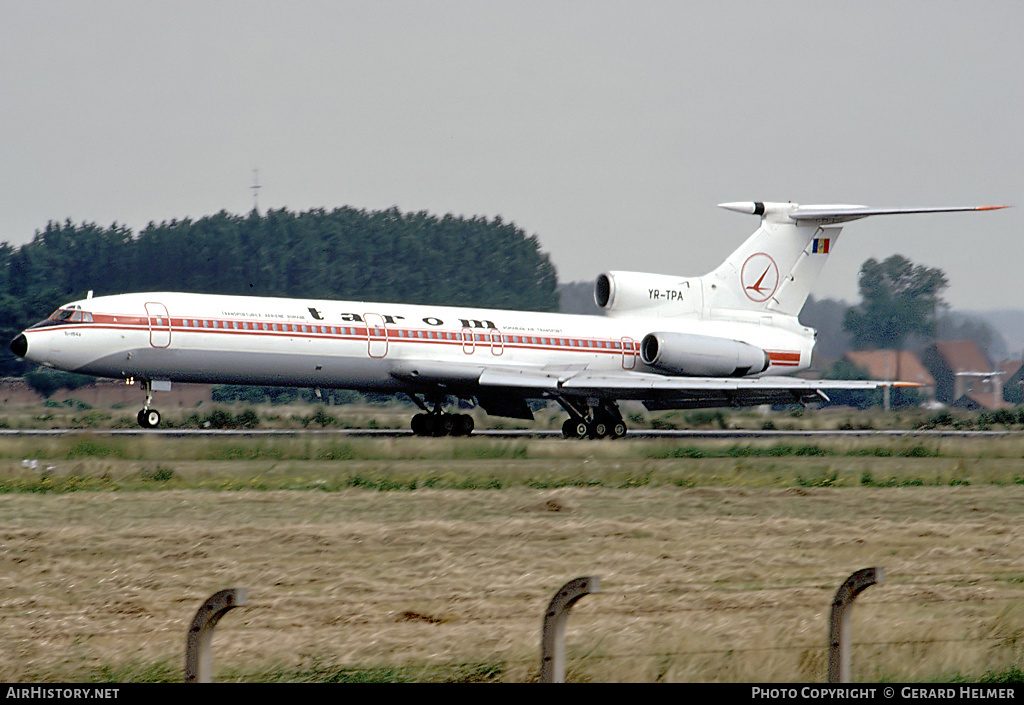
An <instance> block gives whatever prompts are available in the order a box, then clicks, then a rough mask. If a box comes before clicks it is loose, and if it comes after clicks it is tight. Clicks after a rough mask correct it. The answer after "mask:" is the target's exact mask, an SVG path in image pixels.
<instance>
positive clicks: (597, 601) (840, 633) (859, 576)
mask: <svg viewBox="0 0 1024 705" xmlns="http://www.w3.org/2000/svg"><path fill="white" fill-rule="evenodd" d="M918 577H920V576H918ZM931 577H937V576H931ZM944 577H945V578H947V579H949V580H950V582H951V583H952V582H955V583H959V584H971V585H972V587H978V586H979V585H980V586H982V588H983V590H982V592H984V591H988V590H991V588H992V587H994V586H995V585H996V584H997V583H996V581H992V582H987V581H986V580H985V579H984V576H981V577H966V576H944ZM992 577H996V578H997V581H999V582H1001V583H1003V584H1004V585H1007V584H1012V583H1015V582H1020V581H1021V577H1020V576H1019V575H1016V574H1013V575H1003V576H992ZM904 578H905V576H901V580H902V579H904ZM882 579H883V575H882V571H881V570H880V569H877V568H868V569H864V570H862V571H857V572H856V573H854V574H853V575H851V576H850V577H849V578H848V579H847V580H846V582H844V583H843V585H842V586H840V588H839V589H838V590H837V591H835V594H834V598H833V601H832V611H831V614H830V615H829V619H828V641H827V642H825V640H823V639H819V640H817V643H818V645H817V646H815V645H814V644H812V643H807V644H806V645H805V646H804V647H800V646H794V645H793V644H792V643H784V641H783V640H782V639H781V638H780V639H779V641H778V642H775V643H772V642H770V641H767V640H765V641H761V642H752V641H750V640H749V639H748V640H747V643H746V645H745V646H742V647H736V646H730V645H728V644H721V643H713V644H712V643H709V644H708V645H707V646H708V648H707V649H706V650H702V651H688V652H676V653H667V654H661V655H662V656H664V657H665V658H672V657H679V656H683V657H693V656H694V655H699V654H719V653H733V652H745V653H778V652H783V651H785V650H792V649H794V648H803V649H805V650H806V651H808V652H810V651H813V650H817V649H820V650H821V651H822V652H825V651H827V654H828V680H829V682H846V681H848V680H849V678H850V663H851V660H852V659H851V649H850V647H851V644H852V643H853V639H852V636H853V635H852V634H851V633H850V631H851V614H852V610H851V609H850V607H851V606H852V604H853V601H854V599H855V598H856V597H857V596H858V595H860V594H861V593H862V592H863V591H864V590H865V589H866V588H867V587H869V586H870V585H873V584H875V583H880V582H882ZM908 586H909V588H910V590H909V591H910V592H914V593H919V594H921V595H922V596H923V597H924V600H923V601H921V600H915V601H914V602H910V601H906V600H901V599H899V598H898V595H897V596H896V599H891V598H892V597H893V596H894V593H893V591H892V590H890V589H886V590H884V591H882V592H883V593H886V594H888V595H889V598H890V599H885V598H884V597H883V599H882V600H878V599H877V598H876V597H873V598H872V601H871V602H870V604H869V607H870V609H868V608H864V607H862V608H861V609H859V610H857V613H858V614H859V615H863V616H865V617H866V616H868V615H873V616H872V619H874V618H876V617H877V616H878V615H876V614H874V613H876V612H878V611H880V609H881V608H884V607H886V606H889V607H892V608H894V609H895V612H896V614H900V615H903V614H904V613H908V612H912V611H913V612H915V614H911V615H910V619H909V620H906V621H904V622H903V625H904V627H905V626H906V624H908V623H910V622H911V621H912V620H913V619H914V618H915V616H919V615H920V614H923V613H924V611H925V610H928V611H930V612H934V609H935V608H936V607H939V606H940V604H939V603H948V604H952V605H954V609H956V610H957V611H959V610H962V609H966V608H969V607H970V606H977V605H978V603H985V602H986V601H987V602H989V603H992V602H995V603H997V605H998V603H999V602H1001V601H1002V602H1005V603H1007V604H1008V605H1009V606H1008V607H1004V608H1001V612H1003V613H1009V612H1010V611H1011V608H1012V607H1015V606H1017V605H1019V602H1020V601H1019V599H1018V598H1016V597H1009V596H1006V597H1004V596H996V595H992V596H991V597H987V598H986V597H983V596H981V595H980V594H979V592H973V593H972V595H970V596H967V595H965V596H963V597H959V598H954V599H950V598H949V597H943V596H942V595H941V590H940V589H938V587H937V585H936V584H935V583H927V584H926V583H916V584H915V583H913V582H910V583H908V582H902V583H900V587H902V588H903V589H906V588H907V587H908ZM986 586H987V587H986ZM802 587H805V586H797V589H802ZM818 587H824V586H818ZM894 587H896V586H894ZM897 589H898V588H897ZM765 592H771V589H770V588H769V589H765V588H760V589H757V590H747V591H741V592H740V595H741V601H744V602H746V603H747V604H748V606H747V607H746V608H745V609H748V610H749V611H750V613H751V614H753V615H755V620H756V618H757V617H756V616H757V615H759V614H761V613H762V612H763V611H765V610H771V611H774V612H778V611H780V609H781V608H782V607H783V602H785V601H784V600H783V601H773V600H771V599H764V598H763V593H765ZM643 594H654V593H643V592H640V591H632V592H625V593H624V592H620V591H618V590H613V591H612V592H608V593H605V592H604V591H603V590H602V586H601V583H600V581H599V580H598V579H597V578H596V577H582V578H577V579H576V580H573V581H570V582H568V583H566V584H565V585H564V586H563V587H562V588H561V589H559V590H558V591H557V592H556V593H555V595H554V596H553V597H552V598H551V600H550V603H549V604H548V607H547V609H546V610H545V612H544V614H543V619H542V622H541V624H542V629H541V635H540V636H541V650H540V651H541V653H540V661H539V669H537V670H534V669H530V670H531V672H533V673H534V674H539V678H537V675H531V676H530V678H529V679H530V680H533V679H535V678H537V679H539V680H541V681H542V682H559V681H564V680H565V679H566V670H567V668H572V667H573V664H574V662H575V663H576V664H577V668H578V664H579V663H580V662H582V661H583V660H585V659H616V658H634V657H637V656H643V655H650V654H644V653H640V652H637V653H624V652H623V650H621V649H620V653H610V652H613V651H614V649H605V650H597V649H595V648H594V646H593V639H594V637H595V635H594V634H593V633H592V629H591V627H592V625H593V622H588V621H587V620H588V619H590V620H593V618H595V617H597V616H599V615H601V614H606V613H608V612H610V613H611V618H612V619H614V620H619V621H622V622H626V621H627V620H623V619H622V604H623V603H622V600H623V599H624V598H626V599H628V598H629V597H630V596H632V597H634V598H635V597H637V596H640V595H643ZM657 594H658V595H659V596H661V597H665V596H666V593H665V592H659V593H657ZM880 594H881V593H880ZM990 594H991V593H990ZM1003 594H1005V595H1009V594H1010V593H1003ZM588 595H597V597H595V598H593V599H585V600H584V598H586V597H587V596H588ZM872 595H875V593H874V591H872ZM794 596H796V597H800V596H801V593H794ZM280 599H282V598H277V600H276V601H275V600H270V602H269V603H268V602H267V601H266V600H264V601H263V602H262V604H261V601H260V600H258V599H257V600H256V601H254V602H250V600H249V596H248V595H247V591H246V590H244V589H234V590H225V591H221V592H218V593H216V594H215V595H213V596H211V597H210V599H209V600H207V602H206V603H204V604H203V606H202V607H201V608H200V609H199V610H198V612H196V615H195V618H194V619H193V621H192V624H191V626H190V628H189V629H188V634H187V637H186V668H185V676H186V680H187V681H189V682H207V681H209V680H211V678H212V673H213V671H212V667H211V665H212V660H213V636H214V629H215V627H217V625H218V623H220V622H221V621H222V620H223V618H224V617H225V616H226V615H227V614H228V612H229V611H231V610H232V609H234V608H237V607H247V608H249V610H252V612H250V614H253V613H260V612H263V613H265V614H269V613H273V612H274V611H275V609H278V608H279V607H280V606H281V603H280ZM283 599H289V600H290V599H292V598H283ZM296 599H299V600H302V599H303V598H301V597H299V598H296ZM581 600H583V602H584V603H585V604H586V605H587V609H588V611H587V614H586V615H584V616H583V617H581V618H580V619H581V620H582V626H581V625H580V623H579V621H578V620H577V619H573V620H572V621H573V627H574V628H573V630H572V632H571V633H569V635H568V637H567V632H569V630H568V628H567V627H568V623H569V621H570V620H569V615H570V610H572V609H573V608H574V606H575V605H576V604H577V603H579V602H580V601H581ZM796 601H798V602H799V601H800V600H796ZM755 602H761V604H754V603H755ZM769 602H771V603H772V604H768V603H769ZM275 603H276V604H275ZM111 604H112V606H113V605H116V606H117V609H118V611H119V612H121V613H122V614H124V615H125V617H127V618H128V619H124V620H122V621H124V622H128V621H130V617H131V616H132V612H135V611H136V609H137V608H136V607H135V606H133V605H132V604H130V603H125V602H112V603H111ZM909 604H913V605H915V607H914V608H910V609H908V608H907V605H909ZM918 607H920V608H921V611H920V612H917V608H918ZM742 609H744V608H740V607H738V606H737V605H736V604H732V606H730V607H729V608H728V610H729V611H731V612H735V611H740V610H742ZM799 609H801V610H804V609H806V605H805V606H804V607H800V608H799ZM249 610H246V611H247V612H249ZM702 611H703V612H706V611H707V610H701V609H693V608H689V607H683V608H681V609H679V610H676V611H675V612H662V613H660V615H661V616H660V617H659V618H660V619H663V621H665V622H670V623H671V624H672V627H673V628H674V629H676V630H679V631H685V630H686V629H689V628H691V626H692V623H693V621H694V620H693V619H690V618H688V617H687V615H690V616H696V615H697V614H698V613H699V612H702ZM680 615H682V616H680ZM68 616H69V615H60V614H50V613H48V612H39V613H37V615H36V624H37V627H36V628H35V629H33V632H34V633H35V634H36V635H37V638H39V639H43V640H45V639H52V638H53V636H54V630H53V629H52V628H50V627H49V625H48V624H47V620H49V619H54V620H56V619H63V618H66V617H68ZM537 616H538V617H540V614H538V615H537ZM812 616H813V624H811V627H812V628H811V629H809V630H808V631H809V632H810V633H811V635H812V641H814V639H813V635H814V633H817V634H818V635H819V636H821V637H823V636H825V631H826V630H825V628H824V626H825V625H824V624H822V623H821V621H823V620H821V615H819V614H817V610H815V614H814V615H812ZM179 617H180V614H179ZM400 618H401V619H408V620H419V621H420V623H422V625H423V628H424V629H425V630H430V629H433V628H435V627H436V626H437V624H439V623H440V622H441V621H442V620H440V619H435V618H431V617H428V616H427V615H423V614H416V613H412V612H409V613H406V614H404V615H402V616H401V617H400ZM819 620H821V621H819ZM891 620H892V615H888V616H886V617H885V624H886V625H887V626H886V627H885V628H886V629H887V630H889V628H888V624H889V623H890V621H891ZM84 621H85V620H84V618H82V615H79V624H80V625H81V624H83V623H84ZM174 621H175V622H177V621H180V620H179V619H177V618H176V619H175V620H174ZM531 621H532V620H531ZM751 621H754V620H747V622H748V623H749V622H751ZM1005 621H1009V620H1005ZM5 622H7V620H6V619H5ZM236 624H237V623H236V622H234V620H232V619H230V618H229V619H228V620H227V626H226V627H222V629H223V631H224V632H225V633H226V634H225V636H223V637H222V638H221V640H220V643H221V647H222V648H224V647H235V646H237V641H238V640H239V639H243V640H251V639H252V638H253V635H254V632H253V630H252V626H253V625H251V624H250V623H249V621H248V618H247V619H246V622H245V626H243V627H242V629H241V630H240V631H239V630H237V629H236V626H235V625H236ZM8 626H12V625H10V624H8ZM855 626H856V628H857V632H858V633H857V636H858V637H860V638H859V639H858V640H857V642H856V646H857V648H858V651H857V653H858V654H859V655H858V657H857V662H858V664H863V662H864V661H867V660H870V659H871V658H878V657H877V656H871V655H864V652H863V648H864V647H865V646H867V647H872V646H879V645H881V646H891V645H898V646H899V647H900V648H903V647H907V648H909V649H911V650H913V651H914V652H916V653H917V654H920V653H922V652H923V650H924V648H926V647H928V646H931V645H934V644H937V643H939V644H941V641H922V640H917V641H915V640H906V639H904V640H900V641H890V642H886V641H872V640H871V636H872V633H871V632H872V629H877V628H878V627H877V626H875V627H872V628H866V627H864V626H863V624H861V623H860V622H858V624H857V625H855ZM271 628H274V629H278V630H284V631H278V632H276V633H274V632H271V631H269V629H271ZM289 628H290V629H291V630H292V632H293V633H294V632H296V631H299V632H301V631H303V625H301V624H299V623H296V622H293V621H289V622H287V623H278V625H277V626H276V627H271V626H270V625H267V626H265V627H262V626H261V627H258V629H260V630H263V629H267V630H268V631H267V633H266V640H267V641H269V642H270V643H271V644H273V645H278V648H282V649H283V648H286V647H284V646H283V645H284V643H285V636H286V634H287V630H288V629H289ZM489 628H490V629H491V630H493V631H498V630H499V629H500V624H499V623H497V622H491V623H490V626H489ZM897 628H899V625H897ZM986 629H988V628H986ZM642 630H643V625H642V624H639V623H636V622H634V623H624V624H623V627H622V629H621V630H620V631H618V632H617V633H619V634H627V633H631V634H636V633H637V632H638V631H642ZM161 631H164V630H162V629H159V630H154V638H157V637H156V634H157V632H161ZM336 631H337V632H338V633H340V634H344V632H345V627H344V626H343V625H338V627H337V629H336ZM889 631H890V634H889V636H892V633H891V632H892V630H889ZM178 633H179V634H180V632H178ZM364 633H365V632H364ZM1022 633H1024V631H1022V630H1021V629H1020V627H1019V626H1016V624H1015V623H1014V624H1007V625H1004V627H1002V628H1000V629H996V628H991V629H990V630H989V631H986V632H983V633H979V634H975V635H973V636H970V637H968V638H966V639H952V640H950V644H951V647H952V648H953V649H954V650H956V651H957V652H958V653H959V652H961V650H962V649H961V645H962V644H964V643H965V641H968V640H969V641H976V642H981V643H983V644H984V643H989V644H992V647H987V646H986V647H984V648H985V649H989V648H996V647H1003V646H1005V645H1009V646H1010V648H1012V649H1014V653H1015V654H1016V655H1017V656H1019V654H1020V643H1021V635H1022ZM79 634H80V635H81V636H78V637H74V641H75V642H76V643H78V644H79V648H80V647H81V646H82V645H83V644H85V643H87V642H89V641H90V639H100V640H111V641H112V642H113V643H114V644H115V646H116V644H117V643H122V644H123V643H125V642H124V641H123V640H125V639H126V638H130V637H132V636H133V633H132V630H131V628H130V627H129V628H125V629H113V630H110V632H108V633H105V634H102V635H100V634H88V633H86V632H84V631H80V632H79ZM734 634H735V636H736V639H737V641H741V640H743V639H744V635H743V634H742V633H740V631H739V630H737V631H736V632H734ZM865 636H867V637H868V639H865V638H864V637H865ZM780 637H781V635H780ZM261 638H262V637H261ZM567 638H568V640H569V642H570V644H571V646H572V647H573V653H574V657H573V659H572V660H567V659H566V641H567ZM642 638H643V637H642ZM342 641H344V639H342ZM178 643H180V642H178ZM534 643H535V644H536V642H534ZM23 648H24V647H23V646H22V647H19V646H18V645H17V643H11V642H9V646H8V649H9V652H10V656H12V657H14V656H16V655H17V653H18V651H19V650H20V649H23ZM122 648H123V647H122ZM224 650H226V651H228V650H230V651H232V652H234V653H237V650H236V649H234V648H225V649H224ZM627 650H628V647H627ZM178 653H180V652H178ZM534 653H536V652H534ZM533 663H534V664H537V661H536V660H534V661H533ZM602 670H603V669H602ZM577 672H579V671H577ZM178 673H179V674H180V672H178ZM163 677H164V678H170V679H174V678H176V677H180V676H179V675H176V674H175V673H173V672H170V671H169V672H167V673H166V674H165V675H164V676H163ZM124 680H131V678H130V677H126V678H124ZM747 680H751V679H749V678H748V679H747ZM754 680H756V675H755V678H754ZM811 680H813V678H811Z"/></svg>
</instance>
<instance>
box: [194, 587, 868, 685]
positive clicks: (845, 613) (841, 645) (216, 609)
mask: <svg viewBox="0 0 1024 705" xmlns="http://www.w3.org/2000/svg"><path fill="white" fill-rule="evenodd" d="M881 580H882V570H881V569H880V568H865V569H863V570H859V571H857V572H856V573H854V574H853V575H851V576H850V577H849V578H847V580H846V582H844V583H843V584H842V586H840V588H839V590H838V591H837V592H836V596H835V599H834V600H833V601H832V611H831V614H830V618H829V671H828V676H829V677H828V680H829V683H846V682H849V679H850V646H849V644H850V619H849V618H850V611H851V608H852V606H853V601H854V599H856V597H857V595H859V594H860V593H861V592H863V591H864V590H865V589H867V588H868V587H870V586H871V585H874V584H875V583H877V582H881ZM598 591H600V580H599V579H598V578H597V577H581V578H576V579H575V580H570V581H569V582H568V583H566V584H565V585H563V586H562V587H561V589H559V591H558V592H557V593H555V596H554V597H553V598H551V602H550V603H549V604H548V608H547V610H546V611H545V613H544V622H543V627H542V629H541V648H540V680H541V682H542V683H564V682H565V629H566V624H567V623H568V620H569V611H570V610H571V609H572V607H573V605H575V604H576V602H578V601H579V600H580V599H582V598H583V597H585V596H587V595H590V594H592V593H595V592H598ZM246 604H247V591H246V590H245V589H244V588H235V589H229V590H221V591H220V592H218V593H215V594H214V595H211V596H210V598H209V599H207V600H206V602H204V603H203V605H202V607H200V608H199V611H198V612H196V616H195V618H193V620H192V625H191V627H190V628H189V632H188V638H187V641H186V645H185V680H186V682H189V683H209V682H210V680H211V677H212V675H211V674H212V669H211V661H212V648H213V647H212V645H213V632H214V628H215V627H216V626H217V623H218V622H219V621H220V619H221V617H223V616H224V615H225V614H227V613H228V611H230V610H231V609H234V608H235V607H242V606H244V605H246Z"/></svg>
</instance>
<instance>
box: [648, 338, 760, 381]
mask: <svg viewBox="0 0 1024 705" xmlns="http://www.w3.org/2000/svg"><path fill="white" fill-rule="evenodd" d="M640 359H641V360H643V362H644V364H645V365H650V366H651V367H656V368H658V369H659V370H662V371H664V372H669V373H671V374H676V375H686V376H690V377H745V376H747V375H755V374H758V373H759V372H764V371H765V370H767V369H768V365H769V364H770V361H769V359H768V353H766V352H765V351H764V350H762V349H761V348H759V347H756V346H754V345H750V344H749V343H741V342H740V341H738V340H729V339H727V338H715V337H713V336H709V335H693V334H691V333H648V334H647V335H645V336H644V339H643V340H642V341H641V342H640Z"/></svg>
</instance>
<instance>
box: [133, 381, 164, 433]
mask: <svg viewBox="0 0 1024 705" xmlns="http://www.w3.org/2000/svg"><path fill="white" fill-rule="evenodd" d="M140 386H141V387H142V391H144V392H145V393H146V404H145V406H143V407H142V410H141V411H140V412H139V413H138V415H137V416H136V417H135V419H136V421H138V422H139V425H140V426H142V427H143V428H156V427H157V426H159V425H160V412H159V411H157V410H156V409H151V408H149V407H150V404H152V403H153V382H152V381H151V380H148V379H144V380H142V381H141V383H140Z"/></svg>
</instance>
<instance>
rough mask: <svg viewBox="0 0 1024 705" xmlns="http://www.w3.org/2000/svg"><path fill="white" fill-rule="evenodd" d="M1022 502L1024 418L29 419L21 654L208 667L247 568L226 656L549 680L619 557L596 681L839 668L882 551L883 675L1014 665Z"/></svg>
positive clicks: (3, 479)
mask: <svg viewBox="0 0 1024 705" xmlns="http://www.w3.org/2000/svg"><path fill="white" fill-rule="evenodd" d="M1022 514H1024V438H1021V437H1019V436H1011V437H1007V438H1000V439H986V440H979V439H960V440H937V439H926V440H922V439H897V440H874V439H854V440H843V441H836V440H832V441H819V442H815V443H803V442H801V443H793V442H791V441H789V442H784V443H780V442H753V441H751V442H735V441H714V442H712V441H702V442H691V441H687V442H685V443H682V444H680V443H677V442H670V441H630V440H625V441H616V442H612V441H598V442H566V441H561V440H493V439H483V438H474V439H416V438H411V437H410V438H398V439H351V440H347V441H339V440H337V439H332V438H330V437H325V436H322V435H310V436H300V437H298V438H261V439H255V438H252V439H247V438H238V439H230V440H223V439H209V438H206V439H204V438H198V439H197V438H188V439H180V438H179V439H173V438H171V439H168V438H145V439H118V438H110V437H101V436H96V437H71V438H42V439H21V438H12V439H3V440H2V441H0V531H2V532H3V544H2V545H3V551H2V553H0V559H2V561H3V570H2V571H0V595H2V600H3V602H2V610H0V624H2V625H3V626H2V628H3V629H4V631H5V634H4V636H5V643H6V645H7V653H8V657H7V658H6V659H4V661H3V664H2V666H0V679H2V680H4V681H6V682H13V681H29V680H36V681H72V680H77V681H98V680H114V681H136V680H180V679H181V678H182V677H183V662H184V644H185V635H186V631H187V629H188V624H189V622H190V621H191V619H192V616H193V615H194V613H195V610H196V609H197V608H198V607H199V605H200V604H201V603H202V601H203V600H204V599H205V598H206V597H208V596H209V595H211V594H212V593H214V592H216V591H218V590H220V589H223V588H227V587H245V588H247V589H248V592H249V604H248V606H246V607H243V608H238V609H236V610H233V611H232V612H231V613H229V614H228V615H227V616H226V617H225V618H224V619H223V620H222V622H221V623H220V625H219V626H218V629H217V638H216V639H215V642H214V673H215V676H214V677H215V680H220V681H228V680H239V681H271V680H273V681H309V680H312V681H339V680H455V681H502V682H506V681H524V680H531V679H535V678H536V677H537V672H538V665H539V643H540V625H541V618H542V615H543V610H544V608H545V606H546V605H547V602H548V601H549V600H550V598H551V597H552V595H553V594H554V592H555V591H556V590H557V589H558V587H560V586H561V585H562V584H563V583H565V582H566V581H568V580H570V579H572V578H575V577H578V576H582V575H596V576H598V577H600V579H601V584H602V590H601V592H600V593H598V594H596V595H591V596H588V597H586V598H584V599H583V600H581V601H580V602H579V603H578V604H577V606H576V607H575V608H574V609H573V615H572V618H571V620H570V628H569V635H568V643H569V678H570V680H576V681H600V682H607V681H633V682H649V681H745V682H764V681H823V680H824V679H825V672H826V671H825V669H826V653H827V652H826V637H827V619H828V611H829V605H830V602H831V599H832V596H833V595H834V593H835V590H836V589H837V588H838V586H839V585H840V584H841V583H842V581H843V580H844V579H845V578H846V577H847V576H848V575H849V574H850V573H852V572H853V571H855V570H858V569H860V568H864V567H868V566H881V567H884V568H885V569H886V572H887V576H888V577H887V580H886V582H885V583H883V584H881V585H878V586H875V587H872V588H870V589H869V590H867V591H866V592H865V593H864V594H863V595H861V597H860V598H858V602H857V606H856V608H855V610H854V625H853V630H854V638H855V642H856V644H855V647H854V650H853V678H854V680H861V681H878V680H891V681H914V680H950V679H956V678H962V679H967V680H978V679H982V678H986V677H988V678H992V677H1000V676H1002V677H1006V674H1010V675H1009V677H1015V676H1017V675H1019V674H1020V672H1021V669H1022V667H1024V641H1022V639H1024V610H1022V599H1024V556H1022V555H1021V553H1022V552H1021V548H1020V547H1021V546H1022V545H1024V521H1022ZM986 674H988V675H986Z"/></svg>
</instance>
